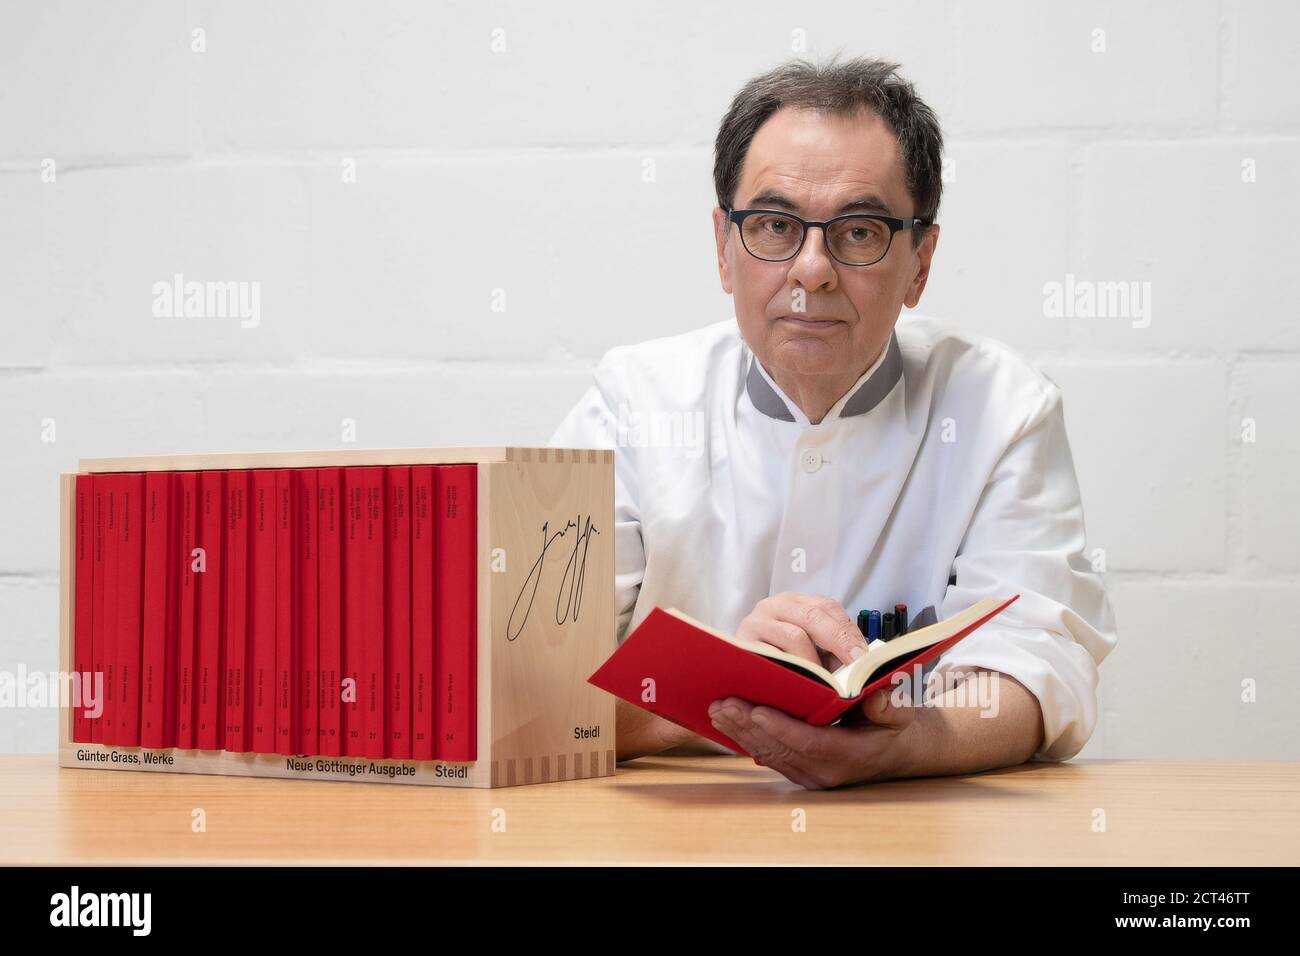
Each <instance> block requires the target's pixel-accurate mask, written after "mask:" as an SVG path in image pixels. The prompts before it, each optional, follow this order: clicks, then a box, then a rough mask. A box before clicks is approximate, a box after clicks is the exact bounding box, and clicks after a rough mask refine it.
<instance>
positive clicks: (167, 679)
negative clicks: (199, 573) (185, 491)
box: [158, 472, 181, 747]
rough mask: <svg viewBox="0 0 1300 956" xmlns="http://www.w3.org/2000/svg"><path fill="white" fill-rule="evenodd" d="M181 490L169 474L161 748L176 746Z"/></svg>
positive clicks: (161, 681)
mask: <svg viewBox="0 0 1300 956" xmlns="http://www.w3.org/2000/svg"><path fill="white" fill-rule="evenodd" d="M179 489H180V476H179V475H178V474H176V473H175V472H168V474H167V481H166V484H165V489H164V493H165V494H166V496H167V528H166V533H165V542H164V558H163V575H164V576H165V577H166V579H167V589H166V601H167V611H166V617H167V626H166V629H165V631H164V637H163V660H162V676H161V677H160V678H159V681H160V683H159V685H158V687H159V688H160V690H161V693H162V697H163V714H162V721H163V731H162V743H161V744H160V746H162V747H175V746H176V661H177V657H178V653H179V651H178V645H179V641H180V605H181V575H180V566H181V563H180V562H181V556H180V552H181V548H180V510H179V504H178V502H179V500H180V499H179V496H178V491H179Z"/></svg>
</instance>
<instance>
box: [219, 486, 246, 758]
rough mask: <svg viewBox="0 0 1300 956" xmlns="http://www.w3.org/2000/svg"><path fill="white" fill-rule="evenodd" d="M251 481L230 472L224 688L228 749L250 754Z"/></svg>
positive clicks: (227, 493) (226, 552)
mask: <svg viewBox="0 0 1300 956" xmlns="http://www.w3.org/2000/svg"><path fill="white" fill-rule="evenodd" d="M251 480H252V479H251V478H250V472H248V471H246V470H235V471H227V472H226V542H225V551H224V552H223V554H224V557H225V562H226V623H225V667H224V669H223V674H224V675H225V676H224V679H223V680H222V689H223V693H224V701H223V705H224V707H225V724H224V726H225V749H226V750H229V751H232V752H233V753H247V752H248V749H249V738H250V736H251V735H250V734H249V732H248V726H249V719H248V690H247V688H248V620H249V616H250V615H249V553H250V550H251V548H250V545H249V538H250V534H249V530H248V529H249V525H250V524H251V518H250V510H251V504H250V502H251V500H252V499H251V490H250V485H251Z"/></svg>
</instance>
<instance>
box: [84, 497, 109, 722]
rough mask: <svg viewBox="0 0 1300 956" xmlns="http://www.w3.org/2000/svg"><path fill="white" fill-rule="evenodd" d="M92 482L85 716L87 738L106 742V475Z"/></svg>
mask: <svg viewBox="0 0 1300 956" xmlns="http://www.w3.org/2000/svg"><path fill="white" fill-rule="evenodd" d="M93 477H94V481H93V482H92V485H91V487H92V489H93V496H92V502H91V503H92V510H93V511H94V514H93V527H92V529H91V535H92V538H91V540H92V544H93V548H92V555H91V558H92V564H93V565H94V568H93V571H92V575H93V578H94V593H93V594H92V595H91V618H92V620H91V654H92V657H91V668H92V669H93V671H94V674H93V676H92V678H91V693H93V694H94V696H95V704H94V706H93V707H92V708H91V716H90V717H89V718H87V719H88V720H89V722H90V741H91V743H96V744H101V743H105V742H106V741H105V735H104V731H105V723H106V718H105V713H104V693H105V691H104V685H105V683H106V681H105V680H104V668H105V667H107V666H108V662H107V659H106V654H105V651H106V650H107V646H108V644H107V642H108V628H107V627H106V626H105V621H107V620H108V618H107V617H106V616H105V614H104V591H105V587H104V576H105V573H106V572H105V560H106V556H105V533H106V531H107V528H108V478H106V477H105V476H103V475H95V476H93Z"/></svg>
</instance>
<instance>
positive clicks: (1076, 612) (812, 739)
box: [551, 59, 1116, 788]
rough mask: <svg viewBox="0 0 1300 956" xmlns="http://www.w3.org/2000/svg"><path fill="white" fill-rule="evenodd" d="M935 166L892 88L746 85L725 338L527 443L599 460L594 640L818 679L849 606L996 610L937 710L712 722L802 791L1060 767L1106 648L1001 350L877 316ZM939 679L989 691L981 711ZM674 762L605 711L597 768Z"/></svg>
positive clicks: (790, 70)
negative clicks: (675, 616)
mask: <svg viewBox="0 0 1300 956" xmlns="http://www.w3.org/2000/svg"><path fill="white" fill-rule="evenodd" d="M941 151H942V139H941V133H940V130H939V125H938V122H937V120H936V118H935V116H934V114H933V112H932V111H931V110H930V109H929V107H927V106H926V105H925V103H923V102H922V101H921V100H920V99H919V98H918V97H917V95H916V93H915V91H914V89H913V88H912V86H911V84H909V83H908V82H906V81H905V80H903V79H902V78H900V77H899V75H898V73H897V67H896V66H895V65H894V64H890V63H882V62H879V61H875V60H867V59H856V60H852V61H849V62H843V63H836V62H831V63H829V64H825V65H822V66H816V65H812V64H809V63H806V62H802V61H795V62H791V63H788V64H785V65H783V66H781V67H779V68H777V69H775V70H773V71H771V72H769V73H767V74H765V75H763V76H760V77H757V78H756V79H754V80H752V81H751V82H749V83H748V84H747V85H746V86H745V87H744V88H743V89H742V90H741V91H740V93H739V94H738V95H737V96H736V98H735V100H734V101H733V103H732V104H731V108H730V110H729V111H728V113H727V115H726V117H725V118H724V119H723V121H722V125H721V128H720V130H719V132H718V137H717V142H716V151H715V161H714V180H715V187H716V191H717V200H718V208H716V209H714V211H713V228H714V233H715V238H716V242H717V259H718V271H719V275H720V277H721V281H722V287H723V289H724V290H725V291H726V292H727V293H729V294H730V295H731V296H732V297H733V300H734V303H735V321H734V322H733V321H731V320H727V321H725V322H720V323H717V324H714V325H710V326H707V327H705V328H702V329H699V330H698V331H695V332H690V333H687V334H685V335H679V336H675V337H671V338H663V339H657V340H654V341H650V342H646V343H644V344H641V345H637V346H633V347H624V348H615V349H612V350H611V351H610V352H609V353H608V354H606V355H605V357H604V358H603V359H602V360H601V362H600V363H599V365H598V367H597V369H596V372H595V384H594V385H593V386H592V387H591V388H590V389H589V390H588V391H587V393H586V394H585V395H584V396H583V397H582V399H581V401H579V403H578V404H577V406H576V407H575V408H574V409H573V410H572V412H571V413H570V414H569V415H568V417H567V418H566V419H565V420H564V422H563V423H562V424H561V425H560V427H559V429H558V430H557V431H556V433H555V435H554V436H553V437H552V439H551V444H552V445H556V446H569V447H610V446H613V447H614V448H615V480H616V500H615V525H616V526H615V564H616V567H615V572H616V588H617V595H616V602H615V606H616V608H617V611H618V622H617V627H618V638H619V640H622V639H623V638H624V637H625V636H626V634H627V633H628V632H629V631H630V630H631V629H632V628H634V627H635V626H636V625H637V624H639V623H640V622H641V620H643V619H644V618H645V616H646V615H647V614H648V613H649V612H650V610H651V609H652V608H654V607H655V606H656V605H658V606H664V607H668V606H672V607H676V608H679V609H681V610H683V611H685V612H686V613H687V614H689V615H691V616H692V617H695V618H697V619H699V620H702V621H706V622H708V623H709V624H710V625H712V626H713V627H716V628H718V629H720V630H723V631H726V632H730V633H734V634H736V635H737V636H739V637H743V638H749V639H752V640H758V641H764V642H767V643H770V644H773V645H775V646H777V647H781V648H783V649H785V650H787V651H790V652H793V653H796V654H800V655H802V656H804V657H806V658H808V659H809V660H813V661H820V662H822V663H826V664H832V665H835V666H838V665H839V664H840V663H848V662H850V661H851V660H853V659H854V658H855V657H856V656H858V655H859V654H861V653H862V649H863V647H864V646H865V642H864V639H863V637H862V635H861V634H860V632H859V631H858V629H857V627H856V626H855V625H854V623H853V615H852V613H851V612H853V611H856V609H860V608H872V607H874V608H884V609H889V608H892V607H893V606H894V605H895V604H896V603H900V602H901V603H905V604H907V605H908V607H909V609H911V613H912V615H913V619H914V620H917V618H918V617H919V620H917V623H918V624H921V625H924V624H925V623H929V622H931V621H933V620H934V619H936V618H938V619H942V618H946V617H949V616H951V615H953V614H955V613H957V612H959V611H961V610H963V609H965V608H966V607H968V606H969V605H971V604H973V603H975V602H976V601H978V600H980V599H982V598H985V597H990V596H1010V595H1012V594H1019V595H1020V599H1019V600H1018V601H1016V602H1015V603H1014V604H1012V605H1011V606H1010V607H1009V608H1008V609H1007V610H1006V611H1004V612H1003V613H1002V614H1000V615H999V616H998V617H997V618H995V619H993V620H992V621H990V622H989V623H987V624H985V625H984V626H983V627H982V628H980V629H979V630H978V631H976V632H975V633H974V634H972V635H971V636H970V637H967V638H966V639H965V640H964V641H962V642H961V643H959V644H958V645H956V646H955V647H953V648H951V649H950V650H949V651H948V652H947V653H945V654H944V655H943V656H942V658H941V659H940V660H939V662H938V664H937V665H936V666H934V667H933V668H932V669H931V670H930V671H929V673H928V675H926V676H927V678H928V680H929V681H931V682H935V681H939V682H940V683H938V684H934V683H931V684H930V685H929V687H930V690H931V691H932V692H933V693H932V701H931V702H932V703H933V704H935V705H936V706H921V707H917V706H914V705H913V704H914V699H913V698H911V697H909V696H908V695H899V694H893V693H891V691H889V690H885V691H881V692H877V693H876V694H873V695H872V696H871V697H869V698H868V699H867V700H866V701H865V702H864V704H863V705H862V708H861V710H862V713H861V714H858V715H856V718H857V719H856V720H855V721H851V722H846V723H841V724H838V725H836V726H830V727H813V726H811V725H809V724H806V723H804V722H803V721H800V720H797V719H795V718H792V717H790V716H788V715H786V714H783V713H781V712H780V711H777V710H775V709H773V708H769V707H755V706H752V705H751V704H749V703H748V702H746V701H743V700H738V699H735V698H729V699H727V700H724V701H718V702H715V703H714V704H713V705H712V707H711V708H710V716H711V718H712V719H713V722H714V726H715V727H716V728H717V729H718V730H719V731H721V732H722V733H724V734H725V735H727V736H728V737H730V738H731V739H733V740H735V741H738V742H739V743H740V744H741V745H742V746H743V747H744V748H745V750H746V751H747V752H749V753H750V754H751V755H753V757H754V758H755V760H757V761H758V762H760V763H762V764H764V765H766V766H769V767H771V768H773V769H775V770H777V771H779V772H780V773H782V774H784V775H785V776H786V777H788V778H789V779H790V780H792V781H794V782H796V783H798V784H801V785H803V786H805V787H809V788H818V787H831V786H838V785H841V784H846V783H856V782H862V781H868V780H879V779H887V778H891V777H903V776H918V775H932V774H949V773H965V772H973V771H978V770H984V769H989V768H993V767H1001V766H1008V765H1012V764H1016V763H1021V762H1023V761H1025V760H1028V759H1030V758H1034V757H1036V758H1038V759H1048V760H1061V759H1066V758H1068V757H1070V756H1073V755H1074V754H1076V753H1077V752H1078V751H1079V749H1080V748H1082V747H1083V745H1084V743H1086V742H1087V740H1088V737H1089V736H1090V734H1091V733H1092V730H1093V727H1094V725H1095V723H1096V718H1097V702H1096V686H1097V679H1098V674H1097V665H1098V664H1099V663H1100V662H1101V660H1102V659H1103V658H1104V657H1105V656H1106V654H1107V653H1108V652H1109V651H1110V650H1111V648H1112V647H1114V645H1115V642H1116V634H1115V624H1114V618H1113V614H1112V612H1111V608H1110V605H1109V603H1108V601H1107V598H1106V593H1105V589H1104V586H1103V584H1102V582H1101V580H1100V579H1099V577H1098V576H1097V575H1096V574H1094V573H1093V572H1092V571H1091V570H1090V567H1089V565H1088V563H1087V562H1086V561H1085V560H1084V558H1083V548H1084V543H1085V535H1084V523H1083V510H1082V505H1081V502H1080V498H1079V489H1078V482H1077V480H1076V478H1075V473H1074V464H1073V461H1072V459H1071V455H1070V449H1069V444H1068V442H1067V439H1066V433H1065V425H1064V417H1063V406H1062V400H1061V393H1060V390H1059V389H1058V388H1057V386H1056V385H1055V384H1054V383H1053V382H1051V381H1050V380H1049V379H1048V378H1046V377H1045V376H1043V375H1042V374H1041V373H1039V372H1037V371H1035V370H1034V369H1033V368H1032V367H1030V366H1029V365H1028V364H1027V363H1025V362H1024V361H1023V360H1022V359H1020V358H1019V357H1018V356H1017V355H1016V354H1015V353H1014V352H1012V351H1010V350H1009V349H1007V348H1006V347H1005V346H1002V345H1000V344H998V343H996V342H993V341H991V340H988V339H985V338H982V337H980V336H977V335H975V334H972V333H969V332H967V331H966V330H963V329H958V328H954V327H951V326H948V325H945V324H942V323H940V322H937V321H933V320H930V319H925V318H920V317H918V316H915V315H908V316H905V317H903V318H901V319H900V317H899V314H900V311H901V309H902V307H903V306H907V307H908V308H909V309H910V308H913V307H915V306H916V305H917V303H918V302H919V301H920V299H921V295H922V293H923V292H924V291H925V285H926V280H927V278H928V277H929V273H930V266H931V263H932V261H933V259H934V253H935V248H936V246H937V243H938V239H939V226H938V225H936V224H935V216H936V214H937V212H938V207H939V198H940V193H941V181H940V158H941ZM647 435H650V436H651V437H654V436H659V437H660V438H662V436H664V435H675V436H678V438H677V440H676V441H673V442H665V441H662V440H649V439H648V438H647ZM918 611H920V614H919V615H918V614H917V612H918ZM963 679H964V680H966V681H975V680H983V681H984V682H985V683H986V684H987V683H988V682H989V681H992V686H993V689H994V692H995V693H994V694H992V695H986V696H984V697H981V698H980V700H981V701H982V702H983V703H984V704H985V705H986V706H975V705H973V704H972V703H971V700H972V697H973V696H974V695H970V694H964V693H961V691H962V690H963V687H962V686H961V685H960V681H961V680H963ZM936 687H937V688H938V690H935V688H936ZM916 699H922V698H920V697H919V696H918V697H917V698H916ZM990 699H992V700H994V701H996V704H995V706H994V707H989V706H987V703H988V700H990ZM681 745H693V746H697V747H698V746H706V747H707V748H712V749H718V745H717V744H714V743H712V742H711V741H706V740H704V739H703V738H700V737H698V736H696V735H694V734H692V733H691V732H689V731H686V730H684V729H683V728H681V727H678V726H676V725H674V724H671V723H669V722H667V721H664V720H663V719H662V718H659V717H656V716H654V715H651V714H649V713H647V712H644V711H641V710H639V709H637V708H635V707H632V706H630V705H627V704H625V703H624V702H622V701H619V703H618V717H617V748H618V756H619V759H624V760H625V759H629V758H631V757H635V756H638V755H642V754H649V753H655V752H659V751H663V750H665V749H667V748H671V747H680V746H681Z"/></svg>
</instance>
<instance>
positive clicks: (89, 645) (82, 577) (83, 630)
mask: <svg viewBox="0 0 1300 956" xmlns="http://www.w3.org/2000/svg"><path fill="white" fill-rule="evenodd" d="M73 495H74V496H75V498H76V506H77V510H76V518H75V521H76V528H75V529H74V532H73V533H74V535H75V538H74V548H75V551H74V555H73V560H74V561H75V562H76V569H75V571H74V575H75V578H74V579H75V581H76V592H75V597H74V599H73V600H74V601H75V607H76V613H75V617H74V623H73V636H74V640H75V644H74V649H73V653H72V668H73V672H74V673H75V674H76V678H75V679H74V680H73V681H72V688H73V690H74V692H75V693H74V695H73V699H72V706H73V711H72V739H73V741H74V742H75V743H79V744H88V743H90V742H91V740H90V718H88V717H87V716H86V713H87V711H88V710H89V709H90V708H91V707H92V706H93V700H92V698H93V696H94V692H95V684H94V670H95V645H94V640H95V637H94V611H95V561H94V551H95V548H94V544H95V541H94V537H95V536H94V527H93V526H94V521H95V479H94V476H92V475H77V479H76V483H75V486H74V488H73Z"/></svg>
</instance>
